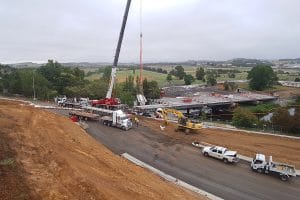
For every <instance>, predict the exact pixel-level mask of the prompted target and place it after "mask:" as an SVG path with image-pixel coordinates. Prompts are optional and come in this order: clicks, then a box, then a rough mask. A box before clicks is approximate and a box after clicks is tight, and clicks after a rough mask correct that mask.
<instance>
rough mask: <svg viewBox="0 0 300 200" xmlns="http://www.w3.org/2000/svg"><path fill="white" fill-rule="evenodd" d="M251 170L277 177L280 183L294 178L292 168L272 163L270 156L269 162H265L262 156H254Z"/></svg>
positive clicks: (294, 171)
mask: <svg viewBox="0 0 300 200" xmlns="http://www.w3.org/2000/svg"><path fill="white" fill-rule="evenodd" d="M251 169H252V170H253V171H257V172H258V173H265V174H272V175H277V176H279V178H280V179H281V180H282V181H287V180H289V178H291V177H295V176H296V170H295V167H294V166H292V165H288V164H284V163H278V162H273V160H272V156H270V158H269V162H267V161H266V156H265V155H264V154H256V155H255V157H254V158H253V160H252V162H251Z"/></svg>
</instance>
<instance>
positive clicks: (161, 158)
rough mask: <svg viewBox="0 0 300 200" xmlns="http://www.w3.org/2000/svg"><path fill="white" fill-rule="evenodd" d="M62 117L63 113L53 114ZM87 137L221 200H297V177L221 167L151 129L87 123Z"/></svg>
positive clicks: (239, 166) (240, 165)
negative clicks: (289, 178) (287, 179)
mask: <svg viewBox="0 0 300 200" xmlns="http://www.w3.org/2000/svg"><path fill="white" fill-rule="evenodd" d="M55 112H58V113H60V114H66V112H67V111H57V110H56V111H55ZM88 124H89V129H87V132H88V134H90V135H91V136H92V137H94V138H95V139H96V140H97V141H99V142H100V143H102V144H103V145H105V146H106V147H107V148H109V149H110V150H112V151H113V152H114V153H116V154H119V155H120V154H122V153H125V152H126V153H129V154H130V155H132V156H134V157H136V158H137V159H139V160H141V161H143V162H145V163H147V164H149V165H151V166H153V167H155V168H157V169H159V170H161V171H163V172H165V173H167V174H169V175H171V176H174V177H176V178H178V179H181V180H183V181H185V182H187V183H189V184H191V185H193V186H195V187H198V188H200V189H202V190H205V191H207V192H209V193H212V194H214V195H217V196H219V197H221V198H224V199H237V200H241V199H245V200H247V199H263V200H268V199H270V200H274V199H278V200H282V199H289V200H293V199H295V200H296V199H297V200H298V199H299V197H300V178H299V177H297V178H293V179H292V180H291V181H288V182H282V181H281V180H280V179H279V178H277V177H273V176H268V175H264V174H258V173H255V172H252V171H251V170H250V167H249V163H247V162H243V161H241V162H239V163H238V164H234V165H232V164H225V163H223V162H222V161H219V160H216V159H213V158H207V157H204V156H202V154H201V152H200V149H198V148H195V147H193V146H192V145H187V144H184V143H182V142H181V141H179V140H175V139H172V138H170V137H168V136H165V135H163V134H160V133H158V132H155V131H153V130H151V129H150V128H148V127H144V126H143V127H141V126H140V127H138V128H136V127H134V128H133V129H131V130H129V131H123V130H120V129H117V128H112V127H106V126H104V125H102V124H100V123H98V122H88Z"/></svg>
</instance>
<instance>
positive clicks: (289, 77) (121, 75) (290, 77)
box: [85, 66, 300, 87]
mask: <svg viewBox="0 0 300 200" xmlns="http://www.w3.org/2000/svg"><path fill="white" fill-rule="evenodd" d="M183 67H184V69H185V72H186V73H187V74H191V75H193V76H194V77H195V75H196V69H197V68H198V67H195V66H183ZM157 68H159V67H157ZM160 68H162V69H165V70H167V71H171V70H172V69H174V68H175V66H161V67H160ZM207 69H208V70H217V69H220V68H207ZM224 69H228V70H229V69H236V70H239V71H241V73H236V74H235V78H229V77H228V74H220V77H217V81H226V80H229V81H230V80H231V81H232V80H246V79H247V75H248V71H249V70H250V68H245V67H239V68H224ZM87 71H88V70H85V72H87ZM92 71H95V68H93V69H92ZM130 75H132V76H135V77H136V76H139V70H136V71H135V74H133V70H128V69H125V70H124V69H122V70H119V71H117V81H118V82H119V83H121V82H124V81H125V80H126V77H128V76H130ZM101 76H102V74H92V75H90V76H88V77H86V79H87V80H95V79H99V78H100V77H101ZM166 77H167V75H166V74H162V73H157V72H152V71H146V70H144V71H143V78H147V79H148V80H149V81H152V80H155V81H157V82H158V85H159V86H160V87H164V86H170V85H184V81H183V80H178V79H177V78H176V77H173V81H172V82H171V83H168V82H167V81H166ZM278 77H279V80H284V81H294V80H295V78H296V77H300V76H299V74H298V73H296V72H290V74H278ZM193 84H203V82H202V81H198V80H196V81H195V82H193Z"/></svg>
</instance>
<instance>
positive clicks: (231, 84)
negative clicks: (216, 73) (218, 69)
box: [223, 81, 238, 91]
mask: <svg viewBox="0 0 300 200" xmlns="http://www.w3.org/2000/svg"><path fill="white" fill-rule="evenodd" d="M223 86H224V90H229V91H235V90H236V89H237V88H238V85H237V84H236V83H235V82H228V81H225V82H224V84H223Z"/></svg>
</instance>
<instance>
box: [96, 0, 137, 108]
mask: <svg viewBox="0 0 300 200" xmlns="http://www.w3.org/2000/svg"><path fill="white" fill-rule="evenodd" d="M130 3H131V0H127V4H126V8H125V13H124V16H123V22H122V26H121V31H120V35H119V40H118V45H117V49H116V53H115V58H114V63H113V67H112V70H111V78H110V83H109V87H108V91H107V93H106V97H105V98H104V99H100V100H92V101H91V104H92V106H108V107H109V106H117V105H120V104H121V101H120V99H119V98H115V97H112V91H113V88H114V84H115V81H116V73H117V66H118V60H119V55H120V50H121V45H122V41H123V36H124V31H125V27H126V22H127V17H128V12H129V8H130Z"/></svg>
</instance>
